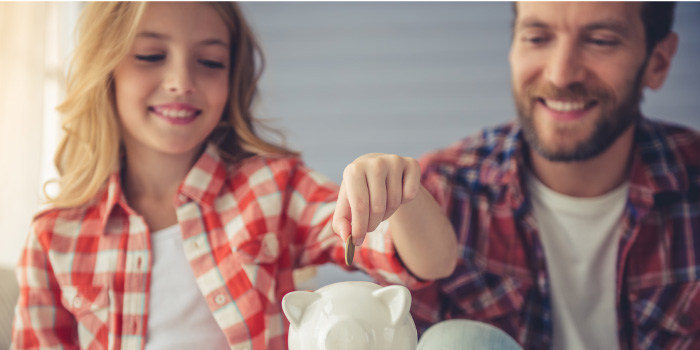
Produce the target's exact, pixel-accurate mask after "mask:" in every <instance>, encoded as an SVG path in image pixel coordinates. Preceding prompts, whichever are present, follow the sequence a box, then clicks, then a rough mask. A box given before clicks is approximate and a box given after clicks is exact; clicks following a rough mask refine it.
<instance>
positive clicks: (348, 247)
mask: <svg viewBox="0 0 700 350" xmlns="http://www.w3.org/2000/svg"><path fill="white" fill-rule="evenodd" d="M354 257H355V245H354V244H353V243H352V235H350V236H348V239H346V240H345V265H348V266H350V265H352V259H353V258H354Z"/></svg>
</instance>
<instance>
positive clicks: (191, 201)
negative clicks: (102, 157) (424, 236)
mask: <svg viewBox="0 0 700 350" xmlns="http://www.w3.org/2000/svg"><path fill="white" fill-rule="evenodd" d="M119 178H120V177H119V173H115V174H113V175H112V177H111V178H110V179H109V182H108V184H107V186H106V187H105V189H104V191H103V192H102V193H101V194H99V195H98V196H97V197H96V199H95V200H94V201H92V202H90V203H88V204H86V205H84V206H81V207H78V208H69V209H55V208H54V209H48V210H45V211H42V212H40V213H39V214H38V215H37V216H36V217H35V219H34V222H33V223H32V226H31V231H30V235H29V238H28V240H27V244H26V247H25V249H24V252H23V254H22V257H21V260H20V262H19V266H18V270H17V277H18V280H19V285H20V297H19V301H18V306H17V309H16V315H15V321H14V326H13V348H15V349H39V348H41V349H77V348H81V349H143V348H144V345H145V343H146V338H145V336H146V325H147V319H148V312H147V311H148V305H149V286H150V281H151V261H152V256H151V248H150V240H149V229H148V226H147V225H146V222H145V221H144V219H143V217H142V216H140V215H139V214H138V213H136V212H135V211H134V210H133V209H132V208H131V207H129V205H128V204H127V202H126V200H125V198H124V195H123V193H122V189H121V188H120V181H119ZM337 191H338V187H337V185H335V184H333V183H332V182H330V181H329V180H327V179H326V178H325V177H323V176H321V175H319V174H318V173H315V172H313V171H311V170H309V169H308V168H306V167H305V166H304V165H303V164H302V163H301V161H300V160H299V159H298V158H294V157H270V156H255V157H252V158H248V159H246V160H244V161H241V162H239V163H236V164H233V165H227V164H226V163H224V162H223V161H222V160H221V159H220V157H219V155H218V152H217V150H216V147H214V146H212V145H209V146H208V147H207V149H206V151H205V152H204V153H203V155H202V156H201V158H200V159H199V160H198V161H197V163H196V164H195V166H194V167H193V169H192V170H191V171H190V172H189V174H188V175H187V177H186V178H185V180H184V182H183V184H182V185H181V186H180V188H179V191H178V194H177V196H176V198H175V199H174V205H175V208H176V211H177V218H178V222H179V225H180V228H181V230H182V236H183V240H184V249H185V254H186V256H187V259H188V260H189V262H190V265H191V267H192V271H193V272H194V275H195V277H196V279H197V285H198V287H199V288H200V290H201V292H202V294H203V295H204V297H205V299H206V302H207V304H208V306H209V308H210V310H211V312H212V314H213V315H214V318H215V319H216V322H217V323H218V324H219V326H220V327H221V329H222V330H223V332H224V335H225V336H226V338H227V340H228V342H229V345H230V346H231V349H249V350H253V349H256V350H263V349H286V348H287V332H288V328H289V323H288V321H287V320H286V318H285V317H284V316H283V313H282V311H281V305H280V302H281V299H282V297H283V296H284V295H285V293H287V292H289V291H292V290H294V284H293V280H292V271H293V269H295V268H298V267H301V266H306V265H315V264H323V263H326V262H334V263H336V264H339V265H340V266H344V248H343V242H342V240H341V239H340V237H339V236H337V235H336V234H334V233H333V231H332V229H331V226H330V225H331V217H332V215H333V210H334V208H335V200H336V198H337V193H338V192H337ZM377 231H378V232H375V233H374V234H370V235H368V236H367V241H366V243H365V244H364V245H363V246H362V249H360V250H358V252H356V259H355V262H354V264H355V266H357V267H359V268H361V269H363V270H365V271H367V272H368V273H369V274H370V275H371V276H372V277H373V278H375V279H376V280H378V281H380V282H382V283H400V284H409V285H410V284H413V285H419V284H420V283H419V282H417V281H416V280H415V279H414V278H412V277H411V276H410V275H409V273H408V271H407V270H406V269H405V268H404V267H403V265H402V264H401V262H400V261H399V260H398V258H397V256H396V254H395V251H394V248H393V244H392V241H391V238H390V236H389V235H388V232H387V226H386V225H382V226H380V229H379V230H377ZM202 346H203V347H204V348H206V344H202Z"/></svg>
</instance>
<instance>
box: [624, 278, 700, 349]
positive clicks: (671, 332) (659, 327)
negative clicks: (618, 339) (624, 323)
mask: <svg viewBox="0 0 700 350" xmlns="http://www.w3.org/2000/svg"><path fill="white" fill-rule="evenodd" d="M630 305H631V308H632V317H633V322H634V325H635V329H634V330H633V339H632V343H633V344H635V346H634V347H635V348H638V349H657V348H659V349H697V346H698V344H700V282H686V283H674V284H669V285H665V286H660V287H651V288H645V289H642V290H639V291H635V292H631V293H630Z"/></svg>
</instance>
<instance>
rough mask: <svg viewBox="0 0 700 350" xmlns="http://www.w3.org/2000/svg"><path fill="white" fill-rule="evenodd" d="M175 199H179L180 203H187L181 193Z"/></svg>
mask: <svg viewBox="0 0 700 350" xmlns="http://www.w3.org/2000/svg"><path fill="white" fill-rule="evenodd" d="M177 199H179V200H180V202H187V196H185V195H184V194H182V193H180V194H178V195H177Z"/></svg>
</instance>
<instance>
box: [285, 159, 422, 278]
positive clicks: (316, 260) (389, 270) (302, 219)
mask: <svg viewBox="0 0 700 350" xmlns="http://www.w3.org/2000/svg"><path fill="white" fill-rule="evenodd" d="M291 182H292V184H293V186H292V194H291V196H290V197H291V199H290V200H289V204H288V206H287V217H288V218H291V219H292V220H293V221H294V226H295V227H296V232H295V233H296V237H295V238H294V242H296V247H297V248H296V249H295V250H296V253H297V254H296V257H297V258H296V262H295V265H296V267H302V266H307V265H320V264H324V263H327V262H331V263H334V264H336V265H338V266H340V267H342V268H343V269H345V270H349V271H352V270H355V269H360V270H363V271H364V272H365V273H367V274H368V275H369V276H370V277H371V278H373V279H374V280H375V282H377V283H379V284H385V285H386V284H400V285H404V286H407V287H408V288H411V289H413V288H419V287H421V286H423V285H425V284H426V283H427V282H424V281H420V280H418V279H417V278H415V277H414V276H413V275H412V274H411V273H410V272H409V271H408V269H407V268H406V267H405V266H404V265H403V263H402V262H401V260H400V259H399V258H398V255H397V254H396V250H395V248H394V243H393V240H392V238H391V233H390V230H389V227H388V226H389V225H388V222H383V223H382V224H380V225H379V227H378V228H377V229H376V230H375V231H373V232H370V233H368V234H367V238H366V239H365V243H363V245H362V246H360V247H356V249H355V256H354V260H353V264H352V266H351V267H348V266H347V265H346V264H345V245H344V242H343V240H342V239H341V237H340V236H339V235H337V234H336V233H335V232H334V231H333V228H332V226H331V225H332V219H333V212H334V210H335V206H336V201H337V198H338V190H339V187H338V185H336V184H334V183H333V182H332V181H330V180H329V179H328V178H326V177H325V176H323V175H321V174H319V173H317V172H315V171H312V170H310V169H308V168H306V167H305V166H303V165H299V166H298V167H297V169H296V170H295V172H294V174H293V175H292V180H291Z"/></svg>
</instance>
